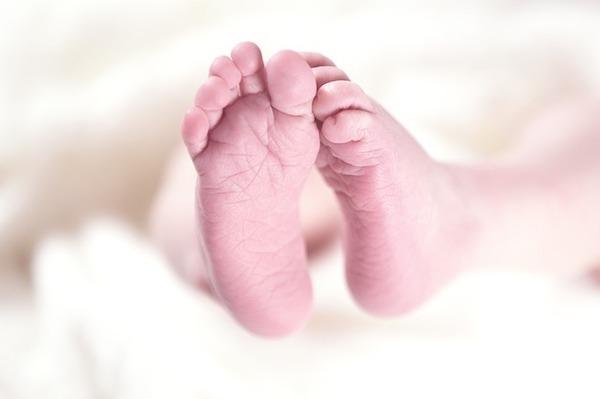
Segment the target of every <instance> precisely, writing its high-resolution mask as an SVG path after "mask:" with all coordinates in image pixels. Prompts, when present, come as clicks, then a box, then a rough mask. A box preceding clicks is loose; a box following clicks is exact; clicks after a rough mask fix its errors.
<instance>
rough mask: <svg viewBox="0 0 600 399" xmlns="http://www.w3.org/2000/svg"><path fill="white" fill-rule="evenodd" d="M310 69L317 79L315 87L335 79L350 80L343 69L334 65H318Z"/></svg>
mask: <svg viewBox="0 0 600 399" xmlns="http://www.w3.org/2000/svg"><path fill="white" fill-rule="evenodd" d="M312 71H313V74H314V75H315V80H316V81H317V88H320V87H321V86H323V85H324V84H326V83H329V82H335V81H336V80H350V78H348V75H346V73H345V72H344V71H342V70H341V69H339V68H337V67H334V66H319V67H315V68H313V70H312Z"/></svg>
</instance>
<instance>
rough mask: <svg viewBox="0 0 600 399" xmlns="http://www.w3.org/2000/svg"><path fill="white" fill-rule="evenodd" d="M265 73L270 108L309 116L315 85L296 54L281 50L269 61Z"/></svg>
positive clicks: (311, 74) (306, 65)
mask: <svg viewBox="0 0 600 399" xmlns="http://www.w3.org/2000/svg"><path fill="white" fill-rule="evenodd" d="M266 71H267V86H268V90H269V96H270V97H271V105H272V106H273V107H274V108H275V109H277V110H278V111H281V112H284V113H286V114H290V115H297V116H300V115H308V114H312V101H313V99H314V97H315V94H316V91H317V84H316V81H315V77H314V74H313V73H312V70H311V68H310V66H309V65H308V64H307V63H306V61H305V60H304V59H303V58H302V57H301V56H300V54H298V53H296V52H294V51H291V50H284V51H281V52H279V53H277V54H275V55H274V56H273V57H272V58H271V59H270V60H269V62H268V64H267V67H266Z"/></svg>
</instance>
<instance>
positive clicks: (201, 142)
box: [181, 107, 209, 159]
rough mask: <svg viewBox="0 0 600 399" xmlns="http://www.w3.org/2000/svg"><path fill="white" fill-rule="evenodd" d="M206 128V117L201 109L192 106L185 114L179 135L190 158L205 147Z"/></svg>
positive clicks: (207, 123) (207, 127) (207, 125)
mask: <svg viewBox="0 0 600 399" xmlns="http://www.w3.org/2000/svg"><path fill="white" fill-rule="evenodd" d="M208 129H209V122H208V118H207V116H206V114H205V113H204V111H202V110H201V109H199V108H196V107H194V108H192V109H190V110H189V111H188V112H187V113H186V114H185V118H184V119H183V124H182V126H181V135H182V137H183V142H184V143H185V146H186V147H187V150H188V152H189V154H190V156H191V157H192V159H194V158H196V156H198V154H200V153H201V152H202V150H203V149H204V147H206V138H207V135H208Z"/></svg>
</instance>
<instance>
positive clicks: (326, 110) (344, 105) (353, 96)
mask: <svg viewBox="0 0 600 399" xmlns="http://www.w3.org/2000/svg"><path fill="white" fill-rule="evenodd" d="M344 109H357V110H363V111H367V112H372V111H373V110H374V107H373V103H372V102H371V99H369V97H368V96H367V95H366V94H365V93H364V92H363V91H362V89H361V88H360V87H359V86H358V85H357V84H356V83H353V82H348V81H344V80H337V81H334V82H329V83H326V84H324V85H323V86H321V88H319V91H318V92H317V96H316V98H315V101H314V103H313V112H314V114H315V117H316V118H317V119H318V120H320V121H324V120H325V119H327V118H328V117H330V116H331V115H333V114H335V113H337V112H339V111H342V110H344Z"/></svg>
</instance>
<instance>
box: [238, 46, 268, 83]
mask: <svg viewBox="0 0 600 399" xmlns="http://www.w3.org/2000/svg"><path fill="white" fill-rule="evenodd" d="M231 58H232V60H233V62H234V63H235V65H236V67H237V69H238V70H239V71H240V73H241V76H242V79H241V84H240V91H241V93H242V94H253V93H260V92H262V91H264V90H265V81H264V64H263V59H262V54H261V52H260V49H259V48H258V46H257V45H256V44H254V43H251V42H244V43H240V44H238V45H237V46H235V47H234V49H233V50H232V51H231Z"/></svg>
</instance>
